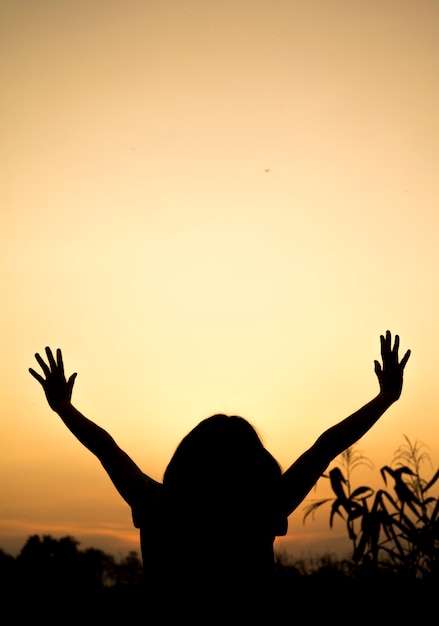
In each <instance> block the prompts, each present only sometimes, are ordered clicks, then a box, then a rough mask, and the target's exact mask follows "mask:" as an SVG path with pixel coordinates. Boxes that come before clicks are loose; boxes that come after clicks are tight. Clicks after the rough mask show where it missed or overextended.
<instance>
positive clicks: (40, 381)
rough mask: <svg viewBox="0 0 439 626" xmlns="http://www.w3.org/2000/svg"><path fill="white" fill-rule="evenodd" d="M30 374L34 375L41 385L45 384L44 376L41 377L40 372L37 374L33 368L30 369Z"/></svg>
mask: <svg viewBox="0 0 439 626" xmlns="http://www.w3.org/2000/svg"><path fill="white" fill-rule="evenodd" d="M29 373H30V374H32V376H33V377H34V378H36V379H37V381H38V382H39V383H41V384H43V383H44V378H43V377H42V376H40V374H38V372H36V371H35V370H34V369H32V368H31V367H30V368H29Z"/></svg>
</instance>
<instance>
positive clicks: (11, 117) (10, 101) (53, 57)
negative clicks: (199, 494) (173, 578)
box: [0, 0, 439, 556]
mask: <svg viewBox="0 0 439 626" xmlns="http://www.w3.org/2000/svg"><path fill="white" fill-rule="evenodd" d="M0 41H1V54H0V68H1V84H2V88H1V92H0V102H1V116H0V124H1V137H2V140H1V143H0V151H1V152H0V157H1V169H2V184H1V198H2V207H3V208H2V226H1V230H0V237H1V289H2V293H3V298H2V300H3V306H2V319H3V323H2V325H1V330H0V332H1V344H2V357H1V359H0V369H1V371H0V376H1V385H0V393H1V406H2V433H1V438H0V446H1V450H0V467H1V483H0V490H1V491H0V547H1V548H3V549H4V550H5V551H7V552H10V553H12V554H16V553H17V552H18V551H19V549H20V548H21V547H22V545H23V544H24V542H25V541H26V539H27V537H28V536H29V535H31V534H41V535H42V534H51V535H53V536H55V537H60V536H65V535H70V536H73V537H75V538H76V539H78V540H79V541H81V545H80V547H82V548H85V547H88V546H93V547H98V548H102V549H105V550H109V551H111V552H114V553H115V554H125V553H126V552H127V551H128V550H130V549H133V550H137V551H138V550H139V547H138V536H137V531H136V530H135V529H134V528H133V526H132V521H131V514H130V510H129V508H128V506H127V505H126V504H125V503H124V502H123V501H122V500H121V498H120V496H119V495H118V494H117V493H116V491H115V489H114V487H113V486H112V484H111V483H110V481H109V479H108V477H107V476H106V474H105V472H104V471H103V469H102V468H101V466H100V464H99V462H98V461H97V460H96V459H95V458H94V457H93V456H92V455H91V454H90V453H89V452H88V451H87V450H85V449H84V448H83V447H82V446H81V445H80V444H79V443H78V442H77V441H76V440H75V439H74V437H73V436H72V435H71V434H70V433H69V432H68V430H67V429H66V428H65V426H64V425H63V424H62V422H61V420H60V419H59V418H58V416H57V415H56V414H55V413H53V412H52V411H51V410H50V409H49V408H48V406H47V403H46V401H45V397H44V394H43V391H42V389H41V387H40V386H39V385H38V383H37V382H36V381H35V380H34V379H33V378H32V377H31V376H30V374H29V373H28V368H29V367H35V366H36V362H35V359H34V354H35V352H44V347H45V346H46V345H49V346H51V347H52V348H54V349H55V348H58V347H60V348H61V349H62V350H63V354H64V361H65V367H66V372H67V374H70V373H72V372H74V371H75V372H78V377H77V380H76V383H75V389H74V393H73V402H74V404H75V406H77V408H78V409H80V410H81V411H82V412H83V413H84V414H85V415H87V416H88V417H89V418H90V419H93V420H94V421H96V422H97V423H98V424H100V425H101V426H102V427H104V428H105V429H107V430H108V431H109V432H110V433H111V434H112V435H113V437H114V438H115V439H116V441H117V442H118V443H119V445H120V446H121V447H122V448H123V449H124V450H125V451H126V452H128V454H130V456H131V457H132V458H133V459H134V460H135V461H136V462H137V463H138V465H139V466H140V467H141V468H142V469H143V471H145V472H146V473H147V474H149V475H151V476H152V477H154V478H155V479H157V480H160V479H161V477H162V474H163V471H164V469H165V467H166V464H167V462H168V461H169V459H170V457H171V455H172V453H173V451H174V449H175V447H176V445H177V444H178V442H179V441H180V439H181V438H182V437H183V436H184V435H185V434H186V433H187V432H188V431H189V430H190V429H191V428H192V427H194V426H195V425H196V424H197V423H198V422H199V421H200V420H201V419H203V418H205V417H208V416H209V415H211V414H213V413H217V412H222V413H231V414H232V413H233V414H238V415H242V416H244V417H246V418H248V419H249V420H250V421H251V423H252V424H253V425H254V426H255V427H256V428H257V429H258V431H259V432H260V434H261V436H262V438H263V440H264V442H265V444H266V446H267V448H268V449H269V450H270V452H272V454H273V455H274V456H275V457H276V458H277V459H278V461H279V462H280V463H281V465H282V467H284V468H285V469H286V468H287V467H288V466H289V465H290V464H291V463H292V462H293V461H294V460H295V459H296V458H297V456H298V455H299V454H300V453H301V452H303V451H304V450H305V449H306V448H307V447H308V446H310V445H311V444H312V443H313V442H314V441H315V439H316V438H317V437H318V436H319V435H320V434H321V432H323V430H325V429H326V428H328V427H329V426H331V425H333V424H334V423H335V422H336V421H338V420H340V419H342V418H344V417H346V416H347V415H349V414H350V413H352V412H353V411H354V410H356V409H357V408H359V407H360V406H361V405H363V404H365V403H366V402H368V401H369V400H370V399H371V398H372V397H373V396H374V395H375V394H376V393H377V391H378V384H377V380H376V377H375V374H374V369H373V361H374V359H375V358H379V350H380V346H379V335H380V334H381V333H384V332H385V331H386V330H387V329H389V330H391V331H392V333H399V335H400V337H401V352H402V353H404V352H405V350H406V349H408V348H410V349H411V350H412V356H411V358H410V360H409V362H408V365H407V368H406V375H405V387H404V391H403V395H402V397H401V399H400V401H399V402H398V403H397V404H395V405H394V406H393V407H392V408H391V409H390V410H389V411H388V413H387V414H386V415H385V416H384V417H383V418H382V420H381V421H380V422H379V423H378V424H377V425H376V426H375V427H374V428H373V430H372V431H370V432H369V433H368V434H367V435H366V436H365V437H364V438H363V439H362V440H361V443H360V444H359V448H360V449H361V450H362V451H363V453H364V454H365V455H366V456H367V457H368V458H370V459H371V461H372V462H373V464H374V466H375V469H374V470H370V469H364V470H361V471H360V470H359V472H358V479H359V480H364V481H366V482H367V484H372V485H375V486H380V487H381V486H382V483H381V479H380V476H379V469H380V468H381V467H382V466H383V465H384V464H389V463H390V462H391V460H392V458H393V455H394V452H395V450H396V449H397V448H398V446H400V445H401V444H403V443H404V435H406V436H408V437H409V438H410V439H411V440H413V441H415V440H419V441H421V442H424V443H425V444H427V445H428V446H429V452H430V456H431V459H432V466H429V465H426V467H425V475H426V477H427V478H429V477H430V476H431V475H432V474H433V472H434V471H435V470H436V469H437V467H438V465H439V427H438V420H439V377H438V371H439V365H438V355H439V333H438V331H437V324H438V322H439V291H438V278H439V245H438V235H439V203H438V171H439V115H438V112H439V3H438V2H437V0H417V1H408V0H369V1H368V2H364V1H360V0H334V1H329V0H312V1H310V0H301V1H295V0H269V1H268V0H242V1H236V0H235V1H231V0H221V1H219V0H218V1H207V0H205V1H201V0H187V1H186V0H143V1H141V0H124V1H123V2H122V1H121V0H39V1H38V2H35V0H19V1H17V0H2V1H1V2H0ZM362 472H363V473H362ZM324 493H327V491H326V487H325V486H324V485H321V484H320V482H319V486H318V489H317V492H312V493H311V494H310V498H315V497H319V496H320V495H322V494H324ZM302 517H303V506H300V507H299V508H298V509H297V511H296V512H295V513H294V514H293V515H292V516H291V518H290V527H289V535H288V538H287V540H284V544H288V549H289V550H292V552H293V554H295V555H296V556H299V555H301V554H303V552H304V551H306V552H307V551H309V550H320V551H321V550H333V549H336V548H337V547H338V546H339V545H340V541H342V540H343V538H344V537H345V532H344V530H343V527H342V526H340V527H339V528H338V527H337V528H336V529H334V530H330V529H329V526H328V512H327V511H322V512H321V513H320V514H318V516H317V519H316V521H315V522H312V521H307V523H306V525H305V526H303V524H302Z"/></svg>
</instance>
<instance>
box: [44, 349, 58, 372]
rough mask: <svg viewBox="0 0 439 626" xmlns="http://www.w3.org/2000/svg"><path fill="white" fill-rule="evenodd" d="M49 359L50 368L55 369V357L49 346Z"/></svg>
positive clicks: (47, 350) (47, 352)
mask: <svg viewBox="0 0 439 626" xmlns="http://www.w3.org/2000/svg"><path fill="white" fill-rule="evenodd" d="M46 354H47V359H48V361H49V365H50V369H51V370H52V371H53V370H55V369H56V363H55V359H54V358H53V354H52V350H51V349H50V348H49V347H47V348H46Z"/></svg>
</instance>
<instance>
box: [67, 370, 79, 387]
mask: <svg viewBox="0 0 439 626" xmlns="http://www.w3.org/2000/svg"><path fill="white" fill-rule="evenodd" d="M77 375H78V374H77V372H75V373H74V374H72V375H71V376H70V378H69V380H68V381H67V384H68V386H69V387H70V389H72V388H73V385H74V384H75V379H76V377H77Z"/></svg>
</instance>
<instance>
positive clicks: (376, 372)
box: [374, 361, 381, 376]
mask: <svg viewBox="0 0 439 626" xmlns="http://www.w3.org/2000/svg"><path fill="white" fill-rule="evenodd" d="M374 364H375V374H376V375H377V376H379V375H380V374H381V364H380V363H379V361H374Z"/></svg>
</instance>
